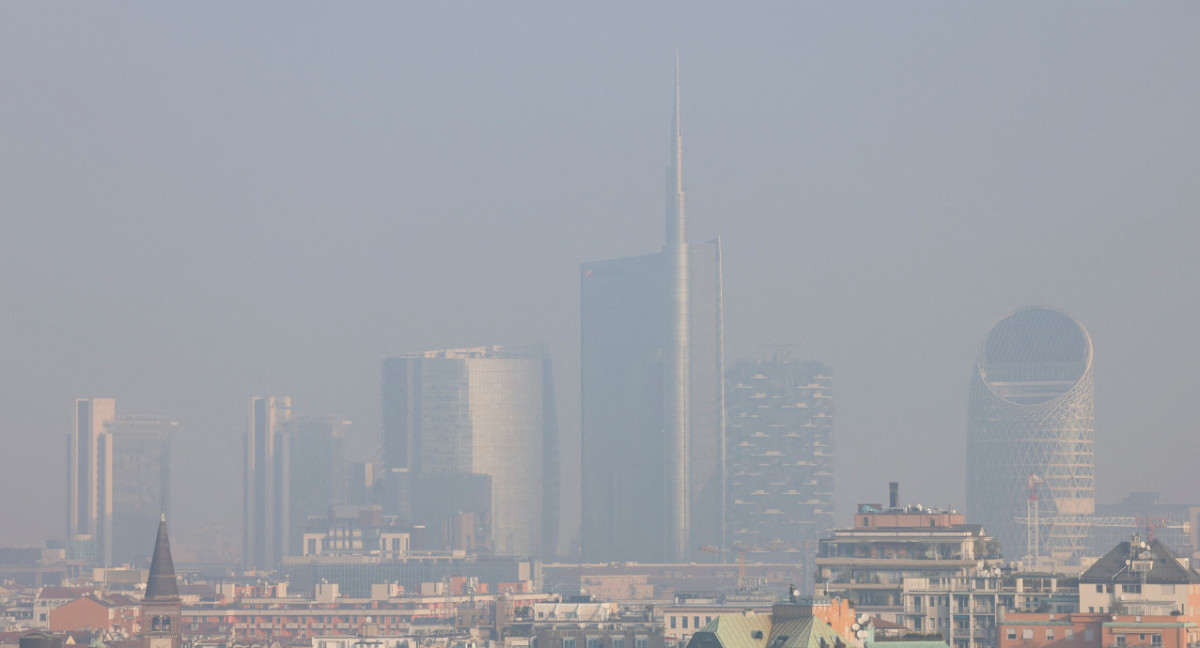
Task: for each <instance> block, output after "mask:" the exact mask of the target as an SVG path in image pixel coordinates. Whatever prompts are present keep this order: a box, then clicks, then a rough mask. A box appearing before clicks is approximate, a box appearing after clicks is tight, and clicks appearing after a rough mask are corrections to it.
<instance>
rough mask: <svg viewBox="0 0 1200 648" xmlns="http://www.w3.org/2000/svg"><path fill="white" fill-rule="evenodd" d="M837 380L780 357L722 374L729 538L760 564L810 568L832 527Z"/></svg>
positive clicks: (825, 370)
mask: <svg viewBox="0 0 1200 648" xmlns="http://www.w3.org/2000/svg"><path fill="white" fill-rule="evenodd" d="M832 376H833V373H832V372H831V371H830V369H829V367H826V366H825V365H822V364H820V363H817V362H796V361H793V360H789V359H787V358H784V357H780V356H776V357H775V358H773V359H771V360H759V361H741V362H737V363H735V364H734V365H733V366H731V367H730V368H729V369H728V371H727V372H726V374H725V402H726V405H725V408H726V415H727V417H726V423H725V430H726V459H725V466H726V470H727V471H728V477H727V479H728V483H727V487H728V494H727V496H726V497H727V504H726V512H727V514H728V523H727V529H728V534H729V541H730V544H731V546H732V547H736V548H741V549H744V550H746V551H750V552H753V553H752V555H753V556H754V557H755V558H756V559H767V558H765V556H768V555H769V556H770V558H769V559H770V560H774V561H780V560H782V559H785V558H790V559H792V560H799V561H801V562H803V563H805V564H807V565H810V566H811V564H812V562H811V560H812V557H813V556H814V555H815V553H816V544H817V541H818V540H820V539H821V538H822V537H823V536H824V534H825V532H827V531H828V530H830V529H832V528H833V526H834V520H833V414H834V411H833V377H832ZM812 571H813V570H812V569H808V570H806V573H811V572H812ZM808 585H809V583H804V584H803V585H802V586H801V587H802V589H807V587H808Z"/></svg>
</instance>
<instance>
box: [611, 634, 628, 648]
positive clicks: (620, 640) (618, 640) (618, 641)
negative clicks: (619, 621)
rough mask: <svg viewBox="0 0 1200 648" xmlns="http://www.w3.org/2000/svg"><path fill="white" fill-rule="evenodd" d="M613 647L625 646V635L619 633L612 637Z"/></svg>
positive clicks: (621, 647) (622, 647)
mask: <svg viewBox="0 0 1200 648" xmlns="http://www.w3.org/2000/svg"><path fill="white" fill-rule="evenodd" d="M612 648H625V637H622V636H621V635H617V636H615V637H613V638H612Z"/></svg>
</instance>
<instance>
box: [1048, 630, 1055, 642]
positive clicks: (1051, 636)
mask: <svg viewBox="0 0 1200 648" xmlns="http://www.w3.org/2000/svg"><path fill="white" fill-rule="evenodd" d="M1046 641H1054V628H1046Z"/></svg>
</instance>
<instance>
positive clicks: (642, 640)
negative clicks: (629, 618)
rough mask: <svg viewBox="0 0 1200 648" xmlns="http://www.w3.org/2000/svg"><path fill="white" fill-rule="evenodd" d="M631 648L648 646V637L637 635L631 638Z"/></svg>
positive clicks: (648, 647) (645, 647)
mask: <svg viewBox="0 0 1200 648" xmlns="http://www.w3.org/2000/svg"><path fill="white" fill-rule="evenodd" d="M633 648H650V637H647V636H646V635H637V636H636V637H634V638H633Z"/></svg>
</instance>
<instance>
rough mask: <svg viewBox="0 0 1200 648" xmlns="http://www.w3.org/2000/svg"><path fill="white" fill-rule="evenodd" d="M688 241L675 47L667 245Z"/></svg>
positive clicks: (677, 57) (677, 56) (677, 67)
mask: <svg viewBox="0 0 1200 648" xmlns="http://www.w3.org/2000/svg"><path fill="white" fill-rule="evenodd" d="M684 243H687V215H686V212H685V211H684V194H683V130H682V127H681V126H680V124H679V48H675V112H674V113H673V114H672V116H671V168H670V169H668V171H667V245H682V244H684Z"/></svg>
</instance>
